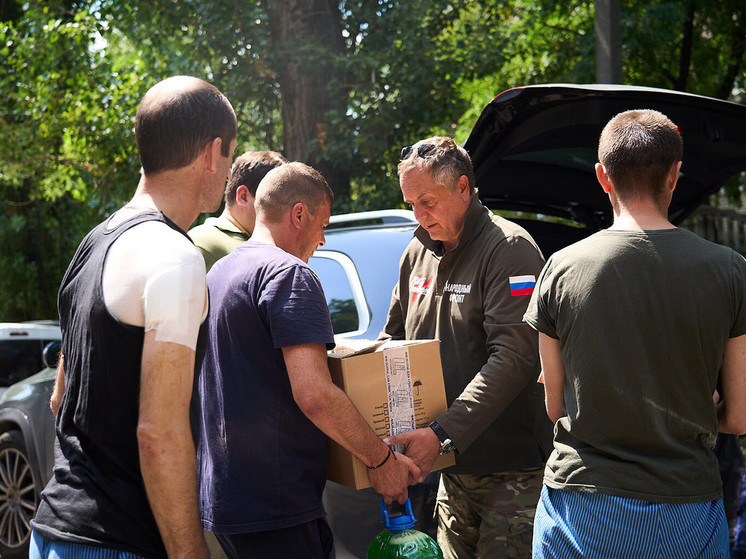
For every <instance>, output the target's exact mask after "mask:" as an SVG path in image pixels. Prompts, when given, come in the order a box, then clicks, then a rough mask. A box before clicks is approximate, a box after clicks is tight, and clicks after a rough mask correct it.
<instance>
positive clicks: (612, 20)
mask: <svg viewBox="0 0 746 559" xmlns="http://www.w3.org/2000/svg"><path fill="white" fill-rule="evenodd" d="M594 6H595V8H594V9H595V16H594V31H595V34H596V81H597V82H598V83H622V12H621V7H620V0H595V4H594Z"/></svg>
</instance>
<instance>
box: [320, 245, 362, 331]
mask: <svg viewBox="0 0 746 559" xmlns="http://www.w3.org/2000/svg"><path fill="white" fill-rule="evenodd" d="M308 265H309V266H311V268H312V269H313V271H314V272H316V275H318V276H319V279H320V280H321V286H322V287H323V288H324V294H325V295H326V303H327V305H329V314H330V315H331V317H332V327H333V328H334V333H335V334H345V335H355V334H359V333H361V332H364V331H365V329H366V328H367V327H368V324H367V322H368V321H367V320H366V317H367V306H366V305H365V299H364V298H363V297H362V287H360V285H359V281H360V280H359V279H358V277H357V272H356V271H355V267H354V265H353V264H352V261H351V260H350V259H349V258H348V257H347V256H345V255H343V254H340V253H337V252H332V251H323V252H322V251H317V252H316V253H315V254H314V256H312V257H311V259H310V260H309V262H308Z"/></svg>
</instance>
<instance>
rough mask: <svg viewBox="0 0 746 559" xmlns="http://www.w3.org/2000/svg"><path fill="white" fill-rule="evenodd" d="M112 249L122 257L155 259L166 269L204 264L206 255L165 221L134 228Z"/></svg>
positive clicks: (146, 223) (124, 234) (147, 223)
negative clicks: (125, 255) (123, 255)
mask: <svg viewBox="0 0 746 559" xmlns="http://www.w3.org/2000/svg"><path fill="white" fill-rule="evenodd" d="M112 248H116V250H117V252H119V253H120V254H122V253H125V254H130V255H132V256H133V257H135V255H136V260H139V259H151V260H153V261H157V262H161V263H162V264H163V265H168V264H177V263H178V264H195V263H197V262H202V263H203V260H202V255H201V254H200V252H199V251H198V250H197V248H196V247H195V246H194V244H193V243H192V242H191V241H190V240H189V238H188V237H187V236H186V235H185V234H184V233H182V232H180V231H177V230H175V229H174V228H172V227H170V226H169V225H168V224H166V223H163V222H161V221H147V222H145V223H141V224H139V225H137V226H135V227H132V228H131V229H129V230H128V231H126V232H125V233H123V234H122V236H121V237H120V238H119V239H117V241H116V242H115V243H114V245H113V247H112ZM136 260H135V261H136ZM203 265H204V263H203Z"/></svg>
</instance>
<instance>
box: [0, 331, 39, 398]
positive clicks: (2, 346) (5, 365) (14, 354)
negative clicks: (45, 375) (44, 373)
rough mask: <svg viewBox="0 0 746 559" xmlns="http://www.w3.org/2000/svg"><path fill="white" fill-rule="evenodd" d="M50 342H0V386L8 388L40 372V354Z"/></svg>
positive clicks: (37, 340)
mask: <svg viewBox="0 0 746 559" xmlns="http://www.w3.org/2000/svg"><path fill="white" fill-rule="evenodd" d="M50 341H52V340H39V339H36V340H18V339H16V340H0V386H2V387H7V386H10V385H11V384H14V383H16V382H18V381H20V380H23V379H25V378H27V377H30V376H31V375H34V374H36V373H38V372H39V371H41V370H42V369H43V368H44V362H43V360H42V352H43V351H44V346H45V345H46V344H47V343H48V342H50Z"/></svg>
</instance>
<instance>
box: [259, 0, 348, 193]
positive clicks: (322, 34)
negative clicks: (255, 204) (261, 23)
mask: <svg viewBox="0 0 746 559" xmlns="http://www.w3.org/2000/svg"><path fill="white" fill-rule="evenodd" d="M264 5H265V8H266V13H267V15H268V18H269V27H270V32H271V37H272V43H273V47H274V53H273V59H274V61H275V66H276V70H277V76H278V81H279V85H280V94H281V97H282V122H283V155H285V157H287V158H288V159H289V160H291V161H302V162H304V163H306V164H308V165H311V166H312V167H314V168H315V169H317V170H318V171H320V172H321V173H322V174H323V175H324V178H326V180H327V182H328V183H329V185H330V186H331V187H332V190H333V191H334V193H335V195H336V196H340V195H343V194H346V193H347V192H349V172H348V171H347V169H346V168H345V167H346V166H345V162H344V161H339V160H336V161H335V160H334V159H335V158H334V157H333V156H330V154H329V151H330V150H329V148H330V142H333V141H334V140H335V138H334V136H335V133H337V132H338V130H336V129H333V127H332V120H331V119H332V118H336V119H340V120H341V119H343V118H344V115H345V109H346V103H345V100H346V95H345V92H344V91H343V89H342V83H343V75H342V72H341V71H340V70H339V69H338V68H337V65H336V63H337V62H338V61H339V60H340V58H341V57H342V56H343V50H344V42H343V39H342V23H341V19H340V18H341V15H340V13H339V8H338V7H337V3H336V2H335V1H333V0H264ZM337 122H339V120H337ZM334 151H337V150H334ZM337 153H338V151H337Z"/></svg>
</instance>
